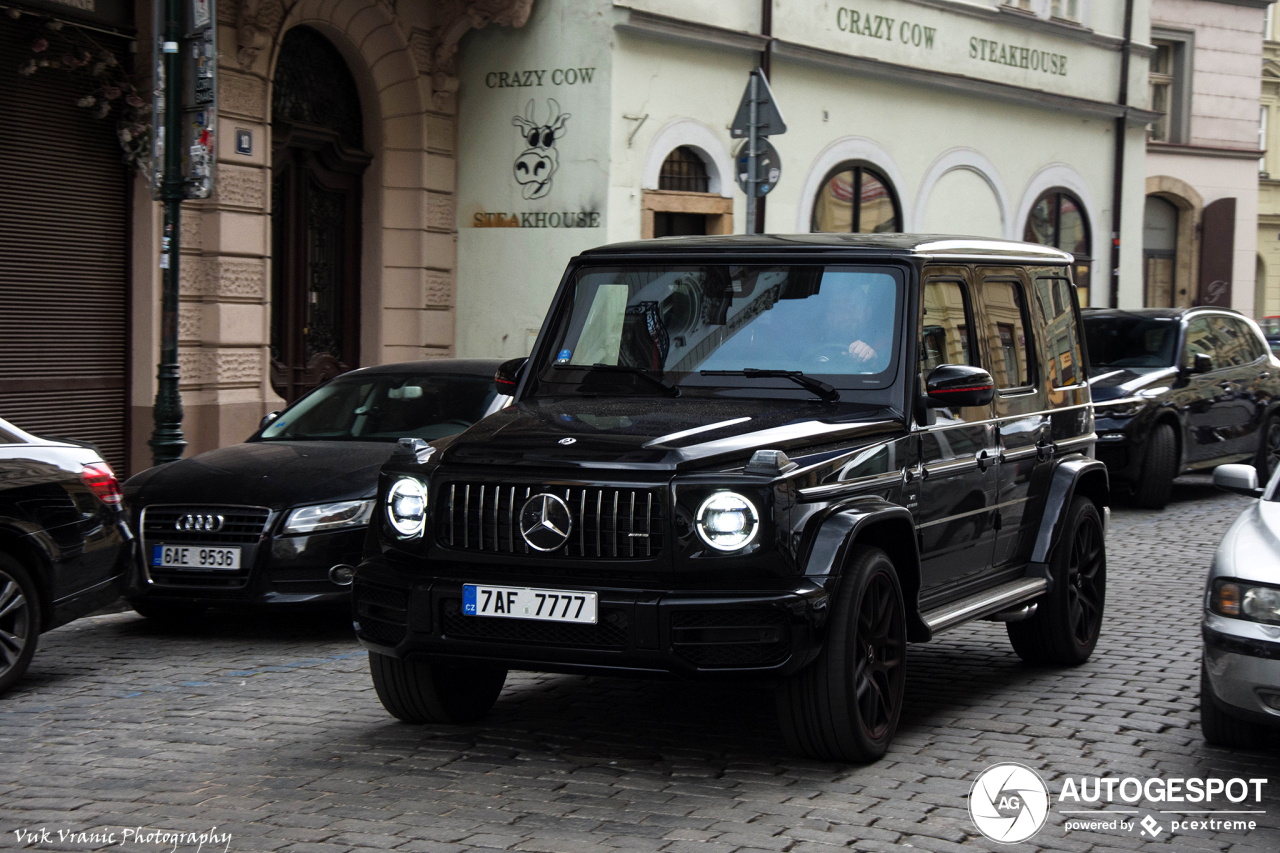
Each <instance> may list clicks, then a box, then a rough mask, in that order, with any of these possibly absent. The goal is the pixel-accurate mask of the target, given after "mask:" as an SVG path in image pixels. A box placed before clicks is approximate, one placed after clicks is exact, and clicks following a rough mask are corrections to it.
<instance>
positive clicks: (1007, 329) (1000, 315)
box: [982, 281, 1033, 389]
mask: <svg viewBox="0 0 1280 853" xmlns="http://www.w3.org/2000/svg"><path fill="white" fill-rule="evenodd" d="M982 305H983V307H984V308H985V309H986V316H987V341H988V342H989V346H990V348H991V375H992V377H993V378H994V379H995V382H996V387H997V388H1001V389H1008V388H1022V387H1025V386H1027V385H1030V384H1031V376H1032V368H1033V362H1032V360H1031V351H1030V347H1029V346H1028V340H1027V320H1026V317H1027V314H1026V300H1024V299H1023V297H1022V285H1021V284H1020V283H1019V282H1016V281H984V282H983V283H982Z"/></svg>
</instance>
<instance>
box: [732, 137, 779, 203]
mask: <svg viewBox="0 0 1280 853" xmlns="http://www.w3.org/2000/svg"><path fill="white" fill-rule="evenodd" d="M750 145H751V143H750V142H749V141H747V140H744V141H743V143H742V144H741V145H739V146H738V152H737V154H736V155H734V158H733V164H734V169H733V173H734V175H735V176H736V177H737V179H738V187H739V188H740V189H741V190H742V191H743V192H744V193H745V192H747V178H748V176H749V175H750V173H751V163H750V160H751V158H750V157H748V156H747V148H748V147H750ZM781 177H782V158H781V157H780V156H778V149H776V148H774V147H773V144H772V143H770V142H769V140H767V139H757V140H756V198H760V197H762V196H766V195H768V194H769V191H770V190H772V189H773V188H774V187H776V186H777V185H778V179H779V178H781Z"/></svg>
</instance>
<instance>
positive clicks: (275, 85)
mask: <svg viewBox="0 0 1280 853" xmlns="http://www.w3.org/2000/svg"><path fill="white" fill-rule="evenodd" d="M271 130H272V185H271V188H272V194H271V233H272V238H271V261H272V275H271V385H272V388H273V389H274V390H275V392H276V393H277V394H279V395H280V396H281V397H283V398H284V399H285V400H286V401H287V402H293V401H294V400H296V399H297V398H298V397H299V396H301V395H302V394H304V393H306V392H307V391H309V390H311V389H312V388H314V387H315V386H317V385H319V384H320V383H322V382H326V381H328V380H329V379H332V378H333V377H334V376H337V375H338V374H339V373H343V372H345V371H348V370H351V369H352V368H354V367H358V366H359V358H360V220H361V210H362V205H361V201H362V199H361V191H360V187H361V175H362V173H363V172H364V170H365V168H366V167H367V166H368V165H369V162H370V160H371V159H372V158H371V157H370V156H369V155H368V154H367V153H365V151H364V129H363V117H362V113H361V109H360V96H359V93H358V92H357V90H356V83H355V79H354V78H353V77H352V75H351V71H350V70H349V69H348V68H347V65H346V62H345V60H343V58H342V55H341V54H340V53H339V52H338V50H337V48H335V47H334V46H333V44H332V43H331V42H329V41H328V39H326V38H325V37H324V36H323V35H321V34H320V33H319V32H317V31H316V30H314V29H312V28H310V27H305V26H299V27H294V28H293V29H291V30H289V32H287V33H286V34H285V36H284V41H283V43H282V45H281V48H280V58H279V60H278V61H277V63H276V71H275V76H274V78H273V80H272V99H271Z"/></svg>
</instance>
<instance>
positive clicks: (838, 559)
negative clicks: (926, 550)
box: [804, 497, 930, 642]
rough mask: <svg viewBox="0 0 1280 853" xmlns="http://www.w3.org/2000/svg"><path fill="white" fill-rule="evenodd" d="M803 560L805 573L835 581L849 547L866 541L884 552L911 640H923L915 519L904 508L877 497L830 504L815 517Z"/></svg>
mask: <svg viewBox="0 0 1280 853" xmlns="http://www.w3.org/2000/svg"><path fill="white" fill-rule="evenodd" d="M815 523H816V524H817V530H816V531H815V532H814V534H813V538H812V540H811V544H810V546H809V548H808V554H807V556H806V559H805V561H804V574H805V576H806V577H810V578H814V579H820V578H825V579H829V580H830V581H833V582H835V581H839V579H840V577H841V573H842V571H843V569H844V566H845V564H846V563H847V562H848V559H849V552H850V550H851V549H852V548H853V546H854V545H857V544H868V545H874V546H876V547H878V548H881V549H883V550H884V551H885V552H886V553H888V554H889V557H890V559H892V560H893V562H894V567H895V568H896V569H897V571H898V582H899V583H900V584H901V585H902V597H903V604H904V609H905V611H906V617H907V638H908V640H910V641H911V642H921V641H924V640H927V639H929V636H930V631H929V629H928V627H927V626H926V625H925V624H924V620H923V619H922V618H921V616H920V550H919V547H918V542H917V538H916V526H915V519H914V518H913V517H912V515H911V511H910V510H908V509H907V508H906V507H904V506H902V505H900V504H895V503H890V502H889V501H886V500H884V499H883V498H879V497H865V498H859V499H856V500H854V501H852V502H850V503H847V504H843V505H840V506H837V507H834V508H833V509H832V510H831V511H830V512H827V513H825V514H821V515H819V516H818V517H817V518H816V519H815Z"/></svg>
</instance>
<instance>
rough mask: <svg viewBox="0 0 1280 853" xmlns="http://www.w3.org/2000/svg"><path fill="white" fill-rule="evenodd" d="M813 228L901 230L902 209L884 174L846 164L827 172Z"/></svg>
mask: <svg viewBox="0 0 1280 853" xmlns="http://www.w3.org/2000/svg"><path fill="white" fill-rule="evenodd" d="M809 227H810V230H812V231H824V232H829V233H850V232H852V233H854V234H881V233H885V232H893V231H901V230H902V208H901V207H900V206H899V205H898V197H897V196H896V195H895V194H894V192H893V185H892V184H890V183H889V179H888V178H886V177H885V176H884V175H882V174H880V173H879V172H877V171H876V170H875V169H872V168H871V167H870V166H864V165H862V164H861V163H843V164H841V165H839V166H837V167H836V168H835V169H833V170H832V172H831V174H829V175H827V179H826V180H825V181H823V182H822V188H821V189H819V190H818V197H817V199H816V200H815V201H814V203H813V222H812V224H811V225H810V226H809Z"/></svg>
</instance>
